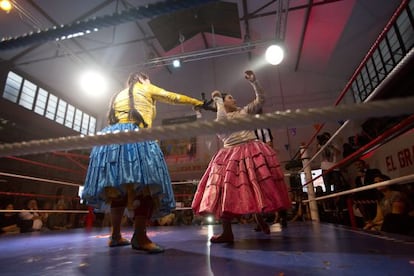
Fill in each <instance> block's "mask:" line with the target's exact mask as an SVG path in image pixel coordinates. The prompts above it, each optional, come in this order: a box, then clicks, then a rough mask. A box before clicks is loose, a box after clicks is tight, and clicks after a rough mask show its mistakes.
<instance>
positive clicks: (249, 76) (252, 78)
mask: <svg viewBox="0 0 414 276" xmlns="http://www.w3.org/2000/svg"><path fill="white" fill-rule="evenodd" d="M244 78H245V79H246V80H248V81H250V82H255V81H256V75H255V74H254V72H253V71H252V70H247V71H245V72H244Z"/></svg>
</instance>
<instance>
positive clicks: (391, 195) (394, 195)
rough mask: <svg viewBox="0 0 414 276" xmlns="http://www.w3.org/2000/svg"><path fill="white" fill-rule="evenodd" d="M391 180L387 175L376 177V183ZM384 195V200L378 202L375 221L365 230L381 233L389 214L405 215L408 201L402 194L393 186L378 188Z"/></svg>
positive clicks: (368, 224) (367, 224) (367, 225)
mask: <svg viewBox="0 0 414 276" xmlns="http://www.w3.org/2000/svg"><path fill="white" fill-rule="evenodd" d="M387 180H390V178H389V177H388V176H386V175H383V174H381V175H378V176H375V177H374V183H379V182H383V181H387ZM377 190H378V191H379V192H381V194H382V195H383V197H382V199H381V200H379V201H377V213H376V215H375V217H374V219H372V220H370V221H368V222H367V223H366V224H365V226H364V230H373V231H380V230H382V227H383V223H384V219H385V217H386V216H387V215H388V214H398V215H400V216H401V215H403V214H404V209H405V208H406V200H405V199H404V196H403V194H402V193H401V192H399V191H395V190H393V189H392V188H391V186H383V187H380V188H377Z"/></svg>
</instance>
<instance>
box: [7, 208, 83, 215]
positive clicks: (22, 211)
mask: <svg viewBox="0 0 414 276" xmlns="http://www.w3.org/2000/svg"><path fill="white" fill-rule="evenodd" d="M25 212H32V213H78V214H87V213H89V211H88V210H24V209H21V210H0V213H25Z"/></svg>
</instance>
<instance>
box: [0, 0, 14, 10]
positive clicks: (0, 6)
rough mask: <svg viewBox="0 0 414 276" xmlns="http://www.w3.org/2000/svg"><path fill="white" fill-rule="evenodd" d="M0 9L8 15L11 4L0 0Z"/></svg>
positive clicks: (6, 0) (5, 0)
mask: <svg viewBox="0 0 414 276" xmlns="http://www.w3.org/2000/svg"><path fill="white" fill-rule="evenodd" d="M0 9H2V10H3V11H5V12H7V13H8V12H10V10H11V9H12V4H11V3H10V1H8V0H1V1H0Z"/></svg>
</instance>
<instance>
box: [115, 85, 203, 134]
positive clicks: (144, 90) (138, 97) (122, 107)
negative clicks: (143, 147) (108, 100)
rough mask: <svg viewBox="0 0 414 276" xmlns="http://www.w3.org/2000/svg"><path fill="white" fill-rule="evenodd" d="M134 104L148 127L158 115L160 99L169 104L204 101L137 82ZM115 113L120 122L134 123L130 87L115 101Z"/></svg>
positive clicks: (197, 103)
mask: <svg viewBox="0 0 414 276" xmlns="http://www.w3.org/2000/svg"><path fill="white" fill-rule="evenodd" d="M133 93H134V105H135V108H136V109H137V110H138V112H139V113H140V114H141V116H142V118H143V119H144V121H145V123H147V124H148V127H151V126H152V120H153V119H154V118H155V115H156V102H157V101H160V102H163V103H168V104H188V105H193V106H197V105H202V104H203V102H202V101H200V100H197V99H194V98H191V97H188V96H185V95H182V94H178V93H174V92H169V91H165V90H164V89H162V88H160V87H157V86H155V85H153V84H142V83H139V82H137V83H136V84H135V85H134V90H133ZM114 110H115V115H116V117H117V118H118V119H119V122H120V123H133V121H131V120H130V119H129V118H128V112H129V95H128V88H127V89H124V90H122V91H121V92H120V93H119V94H118V95H117V96H116V98H115V101H114Z"/></svg>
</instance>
